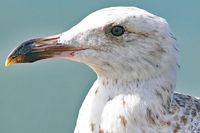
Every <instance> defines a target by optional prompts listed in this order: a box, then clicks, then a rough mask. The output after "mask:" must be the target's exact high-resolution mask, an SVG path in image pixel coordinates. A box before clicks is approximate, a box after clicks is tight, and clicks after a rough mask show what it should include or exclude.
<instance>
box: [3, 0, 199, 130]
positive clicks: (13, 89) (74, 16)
mask: <svg viewBox="0 0 200 133" xmlns="http://www.w3.org/2000/svg"><path fill="white" fill-rule="evenodd" d="M199 5H200V1H174V0H167V1H157V0H151V1H150V0H54V1H47V0H43V1H41V0H0V132H1V133H55V132H58V133H72V132H73V129H74V126H75V121H76V118H77V115H78V110H79V107H80V105H81V103H82V101H83V99H84V97H85V95H86V94H87V92H88V90H89V88H90V87H91V85H92V84H93V82H94V81H95V79H96V75H95V73H94V72H93V71H92V70H91V69H90V68H89V67H87V66H86V65H83V64H80V63H76V62H72V61H68V60H65V59H49V60H43V61H39V62H36V63H33V64H20V65H13V66H11V67H10V68H5V67H4V62H5V59H6V56H7V55H8V54H9V52H10V51H11V50H12V49H13V48H14V47H16V46H18V45H19V44H20V43H21V42H23V41H25V40H28V39H32V38H38V37H45V36H49V35H54V34H58V33H60V32H63V31H66V30H67V29H69V28H70V27H72V26H73V25H75V24H77V23H78V22H79V21H80V20H81V19H83V18H84V17H85V16H87V15H88V14H90V13H91V12H93V11H95V10H98V9H101V8H105V7H110V6H137V7H140V8H144V9H146V10H148V11H149V12H152V13H153V14H156V15H158V16H161V17H164V18H166V19H167V21H168V22H169V23H170V25H171V28H172V30H173V32H174V33H175V35H176V37H177V38H178V45H179V49H180V65H181V68H180V69H179V70H178V81H177V88H176V90H177V91H179V92H182V93H187V94H191V95H194V96H200V78H199V75H200V70H199V68H200V52H199V51H200V44H199V43H200V26H199V24H200V8H199Z"/></svg>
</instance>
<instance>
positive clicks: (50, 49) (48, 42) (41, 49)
mask: <svg viewBox="0 0 200 133" xmlns="http://www.w3.org/2000/svg"><path fill="white" fill-rule="evenodd" d="M60 36H61V34H59V35H55V36H50V37H46V38H39V39H32V40H29V41H26V42H24V43H22V44H21V45H20V46H18V47H17V48H15V49H14V50H13V51H12V52H11V53H10V54H9V55H8V57H7V59H6V62H5V66H6V67H8V66H10V65H12V64H17V63H31V62H35V61H38V60H42V59H47V58H54V57H72V56H73V55H74V53H75V52H77V51H80V50H84V49H83V48H77V47H69V46H68V45H64V44H61V43H59V39H60Z"/></svg>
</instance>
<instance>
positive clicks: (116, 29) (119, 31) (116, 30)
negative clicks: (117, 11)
mask: <svg viewBox="0 0 200 133" xmlns="http://www.w3.org/2000/svg"><path fill="white" fill-rule="evenodd" d="M111 33H112V34H113V35H114V36H121V35H123V34H124V28H123V27H122V26H119V25H117V26H113V27H112V29H111Z"/></svg>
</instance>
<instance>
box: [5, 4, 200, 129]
mask: <svg viewBox="0 0 200 133" xmlns="http://www.w3.org/2000/svg"><path fill="white" fill-rule="evenodd" d="M177 56H178V49H177V46H176V37H175V35H174V34H173V33H172V31H171V29H170V26H169V24H168V23H167V21H166V20H165V19H163V18H161V17H159V16H156V15H153V14H151V13H149V12H147V11H145V10H143V9H140V8H136V7H109V8H104V9H101V10H98V11H95V12H93V13H91V14H90V15H89V16H87V17H86V18H84V19H83V20H82V21H81V22H80V23H78V24H77V25H75V26H74V27H72V28H71V29H69V30H68V31H66V32H63V33H61V34H58V35H54V36H50V37H45V38H38V39H32V40H29V41H26V42H24V43H22V44H21V45H20V46H19V47H17V48H15V49H14V50H13V51H12V52H11V53H10V54H9V56H8V57H7V59H6V62H5V65H6V66H9V65H11V64H16V63H31V62H35V61H38V60H42V59H47V58H66V59H69V60H73V61H77V62H80V63H84V64H86V65H88V66H89V67H91V68H92V69H93V70H94V71H95V72H96V74H97V80H96V81H95V83H94V84H93V86H92V88H91V89H90V91H89V93H88V94H87V96H86V98H85V100H84V102H83V104H82V106H81V108H80V111H79V115H78V119H77V123H76V127H75V130H74V133H200V99H199V98H197V97H192V96H189V95H185V94H180V93H177V92H174V89H175V86H176V70H177V68H178V66H179V65H178V61H177V60H178V59H177Z"/></svg>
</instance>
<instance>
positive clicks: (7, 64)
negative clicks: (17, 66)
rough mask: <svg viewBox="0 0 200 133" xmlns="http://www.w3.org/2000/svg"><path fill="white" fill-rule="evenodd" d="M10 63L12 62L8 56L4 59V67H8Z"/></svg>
mask: <svg viewBox="0 0 200 133" xmlns="http://www.w3.org/2000/svg"><path fill="white" fill-rule="evenodd" d="M11 64H12V63H11V60H10V58H9V57H8V58H7V59H6V61H5V67H9V66H10V65H11Z"/></svg>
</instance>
